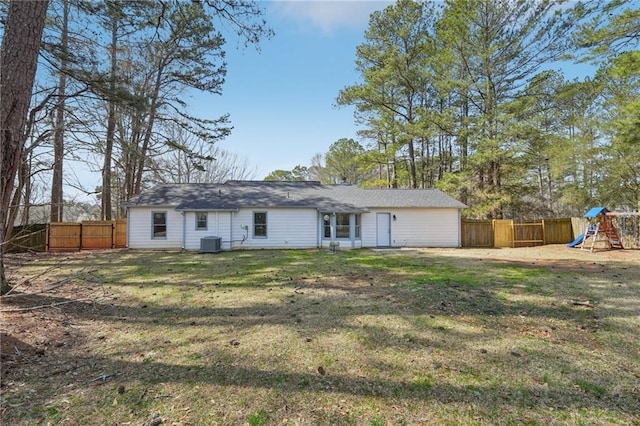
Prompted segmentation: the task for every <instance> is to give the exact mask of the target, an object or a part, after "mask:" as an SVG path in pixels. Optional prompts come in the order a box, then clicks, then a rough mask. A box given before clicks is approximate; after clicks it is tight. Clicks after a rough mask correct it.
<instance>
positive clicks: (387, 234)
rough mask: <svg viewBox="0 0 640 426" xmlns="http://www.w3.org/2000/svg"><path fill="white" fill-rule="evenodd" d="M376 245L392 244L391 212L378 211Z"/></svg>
mask: <svg viewBox="0 0 640 426" xmlns="http://www.w3.org/2000/svg"><path fill="white" fill-rule="evenodd" d="M376 223H377V227H376V229H377V230H376V235H377V238H376V245H377V246H378V247H390V246H391V214H390V213H378V214H377V215H376Z"/></svg>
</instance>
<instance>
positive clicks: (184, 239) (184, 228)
mask: <svg viewBox="0 0 640 426" xmlns="http://www.w3.org/2000/svg"><path fill="white" fill-rule="evenodd" d="M186 244H187V214H186V212H184V211H183V212H182V250H185V246H186Z"/></svg>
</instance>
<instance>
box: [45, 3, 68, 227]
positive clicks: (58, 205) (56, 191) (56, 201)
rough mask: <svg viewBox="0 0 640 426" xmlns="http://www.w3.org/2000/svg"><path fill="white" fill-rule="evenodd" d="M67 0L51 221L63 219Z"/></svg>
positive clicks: (64, 16)
mask: <svg viewBox="0 0 640 426" xmlns="http://www.w3.org/2000/svg"><path fill="white" fill-rule="evenodd" d="M68 22H69V0H64V1H63V11H62V33H61V35H60V50H61V51H60V53H61V60H60V78H59V80H58V104H57V106H56V127H55V130H54V133H53V177H52V178H51V218H50V221H51V222H62V221H63V211H62V208H63V194H62V163H63V161H64V101H65V96H66V87H67V74H66V72H67V71H66V70H67V59H68V58H67V54H68V46H69V42H68V26H69V25H68Z"/></svg>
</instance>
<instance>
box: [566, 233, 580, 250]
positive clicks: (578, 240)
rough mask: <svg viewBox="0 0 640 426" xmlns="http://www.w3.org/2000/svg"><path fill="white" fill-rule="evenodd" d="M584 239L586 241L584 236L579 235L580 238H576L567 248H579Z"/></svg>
mask: <svg viewBox="0 0 640 426" xmlns="http://www.w3.org/2000/svg"><path fill="white" fill-rule="evenodd" d="M583 239H584V234H580V235H578V238H576V239H575V240H573V241H571V242H570V243H569V244H567V247H577V246H579V245H580V243H581V242H582V240H583Z"/></svg>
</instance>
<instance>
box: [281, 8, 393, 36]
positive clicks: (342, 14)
mask: <svg viewBox="0 0 640 426" xmlns="http://www.w3.org/2000/svg"><path fill="white" fill-rule="evenodd" d="M391 3H392V1H384V0H324V1H315V0H312V1H306V0H288V1H274V2H272V3H271V10H272V12H273V13H276V14H277V15H280V16H281V17H283V18H285V19H290V20H293V21H296V22H298V24H299V25H300V26H301V27H303V28H304V27H308V26H309V25H311V26H313V27H315V28H318V29H320V31H321V32H322V33H323V34H327V35H328V34H331V33H333V32H335V31H336V30H339V29H363V28H366V26H367V23H368V22H369V15H370V14H371V13H372V12H374V11H376V10H382V9H384V8H385V7H386V6H388V5H389V4H391Z"/></svg>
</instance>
